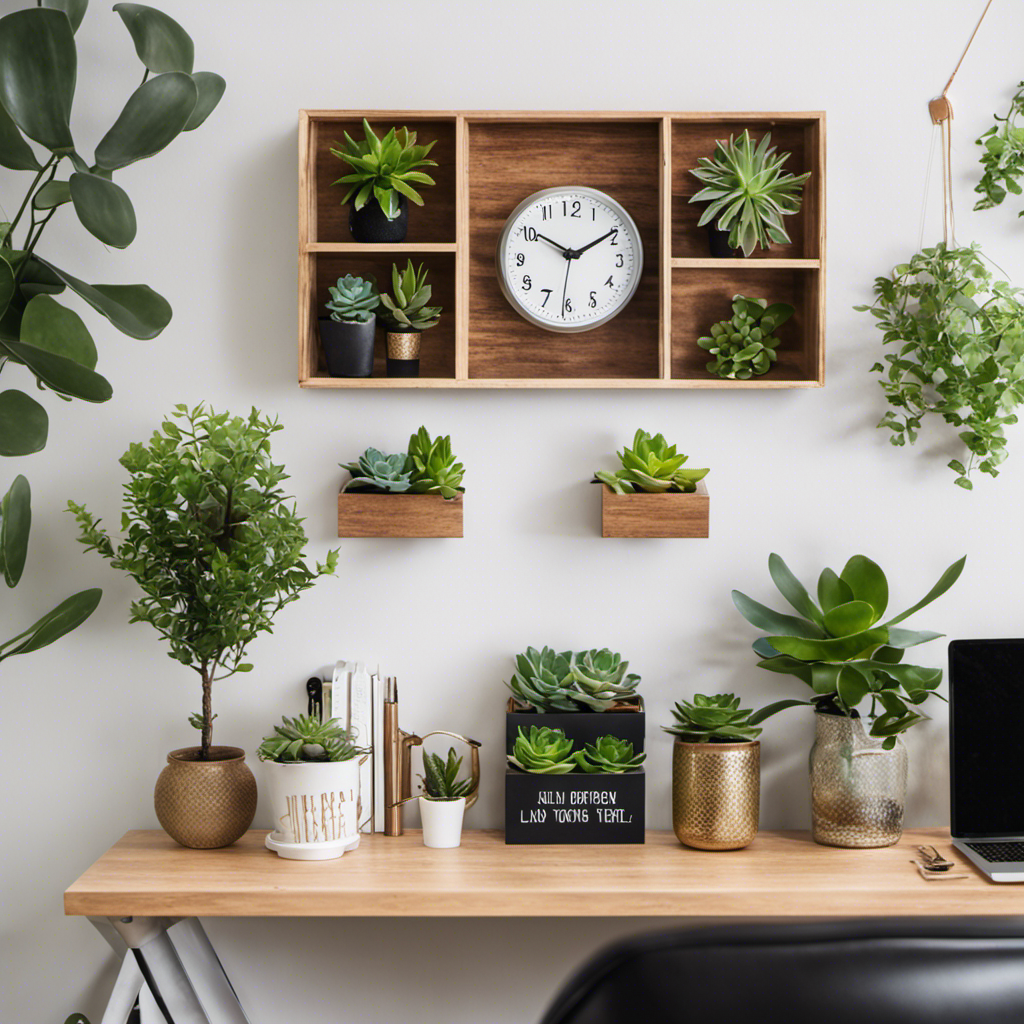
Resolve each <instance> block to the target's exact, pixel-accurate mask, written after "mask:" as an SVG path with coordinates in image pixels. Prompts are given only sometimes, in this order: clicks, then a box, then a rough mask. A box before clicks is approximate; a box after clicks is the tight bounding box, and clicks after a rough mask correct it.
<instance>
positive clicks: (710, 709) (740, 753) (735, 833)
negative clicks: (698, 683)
mask: <svg viewBox="0 0 1024 1024" xmlns="http://www.w3.org/2000/svg"><path fill="white" fill-rule="evenodd" d="M802 703H804V702H803V701H797V700H782V701H778V702H777V703H775V704H769V705H768V706H767V707H764V708H761V710H760V711H751V710H750V709H748V708H741V707H740V699H739V697H735V696H733V694H731V693H718V694H715V695H713V696H710V697H709V696H705V695H704V694H702V693H698V694H696V695H695V696H694V698H693V700H692V701H685V700H684V701H682V702H680V703H677V704H676V706H675V708H673V710H672V715H673V718H674V719H675V720H674V722H673V723H672V725H667V726H663V728H664V729H665V731H666V732H670V733H672V734H673V735H674V736H675V737H676V742H675V744H674V747H673V751H672V827H673V829H674V830H675V833H676V837H677V838H678V839H679V841H680V842H681V843H683V844H685V845H686V846H693V847H696V848H697V849H698V850H739V849H742V848H743V847H744V846H749V845H750V843H751V842H752V841H753V839H754V836H756V835H757V826H758V814H759V809H760V803H761V743H760V741H759V740H758V738H757V737H758V736H760V735H761V729H760V728H759V725H760V723H761V722H763V721H764V720H765V719H766V718H769V717H770V716H771V715H774V714H775V713H776V712H778V711H782V710H783V709H784V708H788V707H792V706H793V705H795V704H802Z"/></svg>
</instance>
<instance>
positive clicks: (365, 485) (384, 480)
mask: <svg viewBox="0 0 1024 1024" xmlns="http://www.w3.org/2000/svg"><path fill="white" fill-rule="evenodd" d="M340 465H341V468H342V469H347V470H348V471H349V473H351V474H352V479H351V480H347V481H346V482H345V484H344V485H343V486H342V488H341V489H342V490H343V491H347V490H350V489H355V490H371V491H382V492H385V493H388V494H401V493H402V492H404V491H408V490H409V488H410V487H412V479H411V478H412V470H411V469H410V468H409V457H408V455H406V454H405V452H400V453H397V454H395V455H385V454H384V453H383V452H382V451H378V450H377V449H376V448H367V449H366V451H365V452H363V454H362V455H360V456H359V459H358V460H357V461H356V462H342V463H340Z"/></svg>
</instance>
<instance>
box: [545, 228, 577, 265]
mask: <svg viewBox="0 0 1024 1024" xmlns="http://www.w3.org/2000/svg"><path fill="white" fill-rule="evenodd" d="M537 237H538V238H543V239H544V241H545V242H547V243H549V244H550V245H553V246H554V247H555V248H556V249H558V250H560V251H561V253H562V255H563V256H564V257H565V258H566V259H571V258H572V257H570V255H569V253H571V252H572V249H568V248H566V247H565V246H564V245H559V244H558V243H557V242H556V241H555V240H554V239H553V238H548V236H547V235H542V234H541V233H540V232H539V231H538V232H537Z"/></svg>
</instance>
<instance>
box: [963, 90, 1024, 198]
mask: <svg viewBox="0 0 1024 1024" xmlns="http://www.w3.org/2000/svg"><path fill="white" fill-rule="evenodd" d="M1019 116H1024V82H1019V83H1018V85H1017V92H1016V93H1015V95H1014V97H1013V99H1012V100H1011V101H1010V109H1009V110H1008V111H1007V114H1006V117H1000V116H999V115H998V114H996V115H995V117H996V124H994V125H993V126H992V127H991V128H989V130H988V131H987V132H985V133H984V134H983V135H982V136H981V137H980V138H979V139H978V140H977V144H978V145H979V146H983V147H984V148H985V152H984V153H983V154H982V157H981V166H982V167H983V168H984V173H983V174H982V176H981V181H979V182H978V184H977V185H976V186H975V188H974V191H975V192H977V193H979V194H980V195H981V199H979V200H978V201H977V202H976V203H975V204H974V208H975V209H976V210H990V209H992V207H993V206H998V205H999V204H1000V203H1001V202H1002V201H1003V200H1004V199H1005V198H1006V193H1007V192H1012V193H1013V195H1015V196H1019V195H1020V194H1021V192H1022V191H1024V189H1022V188H1021V186H1020V183H1019V179H1020V178H1021V177H1024V127H1021V126H1018V125H1017V124H1015V123H1014V122H1015V121H1016V119H1017V117H1019ZM1017 216H1018V217H1024V210H1021V211H1020V213H1018V214H1017Z"/></svg>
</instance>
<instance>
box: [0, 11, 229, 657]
mask: <svg viewBox="0 0 1024 1024" xmlns="http://www.w3.org/2000/svg"><path fill="white" fill-rule="evenodd" d="M87 6H88V0H45V2H43V0H40V3H39V5H38V6H35V7H29V8H26V9H25V10H20V11H15V12H14V13H12V14H8V15H6V16H5V17H3V18H0V165H2V166H4V167H6V168H7V169H8V170H11V171H24V172H26V173H27V174H28V175H30V176H31V178H30V181H29V184H28V188H27V190H26V191H25V192H24V195H23V197H22V198H21V199H20V200H15V202H14V203H13V204H12V205H7V202H6V201H5V202H3V203H2V204H0V211H3V219H0V371H2V370H4V369H6V368H7V366H8V365H14V366H19V365H20V366H23V367H24V368H25V369H26V370H27V371H28V372H29V373H30V374H31V375H32V376H34V377H35V379H36V382H37V385H38V387H39V389H40V390H45V389H49V390H51V391H53V392H54V393H55V394H56V395H58V396H59V397H60V398H62V399H65V400H67V401H70V400H71V399H74V398H78V399H81V400H82V401H86V402H105V401H107V400H108V399H109V398H110V397H111V394H112V388H111V386H110V383H109V382H108V381H107V380H106V378H104V377H103V376H101V375H100V374H99V373H97V372H96V363H97V352H96V346H95V344H94V343H93V339H92V335H91V334H90V333H89V329H88V327H86V324H85V322H84V321H83V320H82V318H81V317H80V316H79V315H78V313H77V312H75V311H74V310H73V309H70V308H69V307H68V306H66V305H64V304H63V303H62V302H60V301H58V300H57V299H56V298H55V297H54V296H57V295H61V294H62V293H65V292H67V291H70V292H72V293H74V294H76V295H77V296H78V297H79V298H80V299H82V300H84V302H85V303H86V304H87V305H88V306H91V307H92V308H93V309H94V310H95V311H96V312H97V313H99V314H100V315H101V316H103V317H105V318H106V319H107V320H109V321H110V323H111V324H113V326H114V327H116V328H117V329H118V330H119V331H121V332H122V333H124V334H127V335H129V336H130V337H132V338H140V339H150V338H155V337H156V336H157V335H158V334H159V333H160V332H161V331H162V330H163V329H164V328H165V327H166V326H167V324H168V322H169V321H170V319H171V307H170V304H169V303H168V302H167V300H166V299H164V298H163V296H161V295H159V294H157V293H156V292H155V291H153V289H152V288H150V287H148V286H147V285H144V284H89V283H87V282H86V281H84V280H81V279H80V278H78V277H76V276H74V275H73V274H70V273H68V272H67V271H66V270H63V269H61V268H60V267H58V266H57V265H56V264H55V263H54V262H52V261H51V260H50V259H48V258H44V257H43V256H42V254H41V252H40V250H39V248H38V246H39V241H40V239H41V238H42V235H43V232H44V231H45V230H46V227H47V225H48V224H49V223H50V221H51V220H52V219H53V217H54V216H55V215H56V214H57V212H58V211H59V210H62V209H63V208H65V207H70V208H71V209H73V210H74V212H75V215H76V216H77V218H78V221H79V223H81V225H82V227H84V228H85V229H86V231H88V232H89V233H90V234H92V235H94V236H95V237H96V238H98V239H99V240H100V241H101V242H103V243H104V245H108V246H113V247H114V248H118V249H123V248H125V247H126V246H128V245H129V244H131V242H132V240H133V239H134V238H135V233H136V227H137V225H136V218H135V211H134V209H133V207H132V203H131V200H130V199H129V197H128V194H127V193H126V192H125V190H124V189H123V188H121V186H120V185H118V184H117V183H116V182H115V181H114V174H115V172H116V171H119V170H120V169H121V168H123V167H126V166H127V165H128V164H131V163H134V162H135V161H137V160H142V159H145V158H146V157H150V156H153V155H154V154H155V153H158V152H159V151H160V150H161V149H163V148H164V147H165V146H166V145H168V143H170V142H171V141H172V140H173V139H174V138H175V137H176V136H177V135H178V134H179V133H181V132H183V131H191V130H192V129H194V128H198V127H199V126H200V125H201V124H202V123H203V122H204V121H205V120H206V118H207V117H208V115H209V114H210V113H211V111H212V110H213V109H214V107H216V105H217V103H218V102H219V100H220V98H221V96H222V95H223V93H224V79H223V78H221V77H220V76H219V75H216V74H213V73H212V72H209V71H197V72H194V71H193V70H192V65H193V50H194V47H193V44H192V40H191V39H190V38H189V36H188V34H187V33H186V32H185V30H184V29H183V28H182V27H181V26H180V25H179V24H178V23H177V22H176V21H174V20H173V19H172V18H169V17H168V16H167V15H166V14H163V13H162V12H160V11H158V10H156V9H155V8H153V7H146V6H143V5H142V4H129V3H119V4H115V5H114V10H115V11H116V12H117V13H118V14H119V15H120V17H121V20H122V21H123V22H124V25H125V27H126V28H127V30H128V33H129V36H130V40H131V42H132V43H134V46H135V52H136V53H137V54H138V57H139V59H140V60H141V62H142V64H143V69H144V73H143V76H142V82H141V84H140V85H139V87H138V88H137V89H136V90H135V92H134V93H132V95H131V96H130V97H129V98H128V100H127V102H126V103H125V105H124V109H123V110H122V111H121V113H120V115H119V116H118V117H117V119H116V120H115V122H114V124H113V125H112V126H111V127H110V129H109V130H108V131H107V132H106V134H105V135H104V136H103V138H102V139H100V141H99V143H98V144H97V145H96V148H95V151H94V155H93V159H92V162H90V161H89V160H88V159H86V157H85V156H83V152H84V149H83V147H82V144H81V140H80V139H76V138H75V137H74V135H73V133H72V130H71V109H72V104H73V100H74V95H75V85H76V82H77V77H78V52H77V47H76V45H75V32H76V31H77V30H78V27H79V25H80V24H81V22H82V18H83V17H84V16H85V13H86V8H87ZM126 41H127V40H126ZM32 143H35V144H36V145H35V146H33V145H32ZM10 180H13V176H10V177H9V178H7V179H5V181H10ZM48 433H49V417H48V415H47V412H46V409H45V408H44V407H43V406H42V405H41V404H40V403H39V402H37V401H36V400H35V399H34V398H33V397H31V396H30V395H28V394H26V393H25V391H23V390H20V389H18V388H8V389H6V390H3V391H2V392H0V455H3V456H7V457H17V456H25V455H31V454H32V453H34V452H38V451H40V450H41V449H42V448H43V447H44V446H45V445H46V442H47V438H48ZM0 516H2V519H0V570H2V572H3V576H4V580H5V582H6V583H7V586H8V587H14V586H15V585H17V583H18V581H19V579H20V578H21V575H22V570H23V568H24V565H25V559H26V554H27V550H28V540H29V526H30V523H31V489H30V487H29V483H28V480H27V479H26V478H25V477H24V476H21V475H19V476H17V477H16V478H15V480H14V483H13V484H11V486H10V488H9V489H8V491H7V493H6V495H5V496H4V497H3V499H2V505H0ZM100 595H101V592H100V591H99V590H98V589H95V588H93V589H89V590H83V591H81V592H80V593H77V594H74V595H73V596H72V597H70V598H68V599H67V600H66V601H64V602H63V603H62V604H60V605H58V606H57V607H56V608H55V609H53V610H52V611H51V612H49V613H48V614H47V615H45V616H43V618H41V619H40V620H39V621H38V622H36V623H34V624H33V625H32V626H30V627H29V628H28V629H27V630H25V632H23V633H21V634H19V635H18V636H16V637H13V638H12V639H10V640H8V641H6V642H5V643H2V644H0V660H3V659H4V658H7V657H10V656H11V655H12V654H27V653H29V652H30V651H35V650H38V649H39V648H40V647H43V646H45V645H46V644H49V643H52V642H53V641H54V640H57V639H59V638H60V637H61V636H63V635H64V634H65V633H68V632H70V630H72V629H74V628H75V627H76V626H78V625H79V624H80V623H82V622H83V621H84V620H85V619H86V618H88V616H89V615H91V614H92V612H93V610H94V609H95V608H96V605H97V604H98V603H99V599H100Z"/></svg>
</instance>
